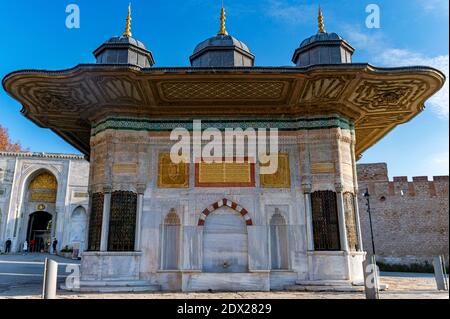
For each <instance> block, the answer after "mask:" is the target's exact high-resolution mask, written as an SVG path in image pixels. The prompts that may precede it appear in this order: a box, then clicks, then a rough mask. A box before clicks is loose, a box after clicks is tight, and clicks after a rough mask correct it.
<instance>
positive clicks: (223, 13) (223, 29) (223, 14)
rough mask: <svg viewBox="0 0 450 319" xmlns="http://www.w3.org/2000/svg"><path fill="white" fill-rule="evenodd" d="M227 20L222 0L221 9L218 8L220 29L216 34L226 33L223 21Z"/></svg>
mask: <svg viewBox="0 0 450 319" xmlns="http://www.w3.org/2000/svg"><path fill="white" fill-rule="evenodd" d="M226 20H227V17H226V13H225V6H224V5H223V1H222V10H220V31H219V33H218V34H217V35H228V32H227V29H226V28H225V21H226Z"/></svg>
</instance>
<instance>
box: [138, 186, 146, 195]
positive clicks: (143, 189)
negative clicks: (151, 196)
mask: <svg viewBox="0 0 450 319" xmlns="http://www.w3.org/2000/svg"><path fill="white" fill-rule="evenodd" d="M146 189H147V184H137V186H136V191H137V193H138V194H139V195H144V193H145V190H146Z"/></svg>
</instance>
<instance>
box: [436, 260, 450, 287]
mask: <svg viewBox="0 0 450 319" xmlns="http://www.w3.org/2000/svg"><path fill="white" fill-rule="evenodd" d="M433 267H434V278H435V279H436V286H437V289H438V290H448V287H447V281H446V278H445V276H444V261H443V258H442V256H438V257H434V258H433Z"/></svg>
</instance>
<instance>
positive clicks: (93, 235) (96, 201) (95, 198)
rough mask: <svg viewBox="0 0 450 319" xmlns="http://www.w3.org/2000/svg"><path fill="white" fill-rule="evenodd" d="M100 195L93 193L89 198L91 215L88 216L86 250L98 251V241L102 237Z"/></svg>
mask: <svg viewBox="0 0 450 319" xmlns="http://www.w3.org/2000/svg"><path fill="white" fill-rule="evenodd" d="M103 201H104V195H103V194H102V193H95V194H93V195H92V198H91V213H90V216H89V233H88V250H89V251H100V241H101V236H102V218H103Z"/></svg>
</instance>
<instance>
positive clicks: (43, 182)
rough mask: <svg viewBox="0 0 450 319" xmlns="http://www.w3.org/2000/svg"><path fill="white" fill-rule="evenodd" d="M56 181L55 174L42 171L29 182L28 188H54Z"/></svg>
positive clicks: (56, 186) (56, 184)
mask: <svg viewBox="0 0 450 319" xmlns="http://www.w3.org/2000/svg"><path fill="white" fill-rule="evenodd" d="M57 188H58V183H57V181H56V178H55V176H53V175H52V174H50V173H42V174H40V175H38V176H36V177H35V178H34V179H33V180H32V181H31V183H30V186H29V189H30V190H32V189H51V190H56V189H57Z"/></svg>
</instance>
